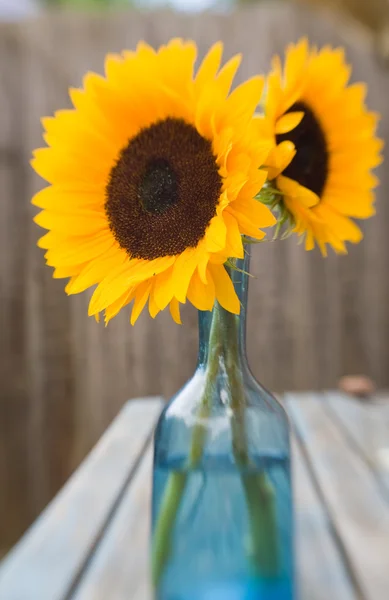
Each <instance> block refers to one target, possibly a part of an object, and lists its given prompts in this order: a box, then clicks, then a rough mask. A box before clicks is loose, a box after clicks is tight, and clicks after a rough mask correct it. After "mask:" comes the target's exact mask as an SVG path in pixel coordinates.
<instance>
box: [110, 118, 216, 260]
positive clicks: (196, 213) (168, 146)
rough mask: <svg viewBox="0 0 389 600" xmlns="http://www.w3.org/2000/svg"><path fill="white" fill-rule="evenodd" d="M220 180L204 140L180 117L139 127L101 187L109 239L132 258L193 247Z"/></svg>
mask: <svg viewBox="0 0 389 600" xmlns="http://www.w3.org/2000/svg"><path fill="white" fill-rule="evenodd" d="M221 189H222V179H221V176H220V175H219V171H218V166H217V163H216V159H215V156H214V154H213V151H212V145H211V142H210V141H209V140H206V139H205V138H203V137H202V136H201V135H200V134H199V133H198V131H197V130H196V129H195V127H193V125H190V124H188V123H186V122H185V121H183V120H181V119H172V118H167V119H165V120H163V121H159V122H157V123H155V124H153V125H151V126H150V127H147V128H145V129H142V130H141V131H140V132H139V133H138V135H137V136H135V137H134V138H132V139H131V140H130V141H129V143H128V145H127V146H126V147H125V148H124V149H123V150H122V152H121V154H120V157H119V159H118V161H117V163H116V165H115V166H114V167H113V168H112V170H111V173H110V177H109V181H108V184H107V187H106V203H105V210H106V213H107V217H108V221H109V225H110V228H111V231H112V233H113V235H114V236H115V238H116V240H117V241H118V243H119V244H120V246H121V247H122V248H124V249H125V250H126V251H127V252H128V254H129V255H130V256H131V257H133V258H144V259H147V260H152V259H154V258H158V257H160V256H174V255H177V254H181V253H182V252H183V251H184V250H185V249H186V248H190V247H195V246H197V244H198V242H199V241H200V240H201V239H202V238H203V237H204V234H205V231H206V229H207V226H208V224H209V222H210V220H211V219H212V217H213V216H214V215H215V214H216V206H217V203H218V200H219V197H220V193H221Z"/></svg>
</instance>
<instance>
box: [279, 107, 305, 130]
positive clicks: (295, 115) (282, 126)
mask: <svg viewBox="0 0 389 600" xmlns="http://www.w3.org/2000/svg"><path fill="white" fill-rule="evenodd" d="M303 117H304V113H303V112H301V111H297V112H289V113H286V114H285V115H282V117H280V118H279V119H278V121H277V123H276V126H275V128H274V131H275V133H276V134H277V135H279V134H282V133H289V132H290V131H291V130H292V129H294V128H295V127H297V125H299V124H300V123H301V121H302V119H303Z"/></svg>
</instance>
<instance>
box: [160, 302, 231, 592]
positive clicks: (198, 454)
mask: <svg viewBox="0 0 389 600" xmlns="http://www.w3.org/2000/svg"><path fill="white" fill-rule="evenodd" d="M220 344H221V336H220V309H219V307H218V305H216V306H215V309H214V314H213V317H212V325H211V331H210V339H209V355H208V361H207V370H206V380H205V386H204V392H203V396H202V399H201V403H200V407H199V410H198V413H197V415H196V417H197V422H196V424H195V426H194V428H193V437H192V444H191V448H190V452H189V459H188V470H189V469H191V468H192V469H193V467H195V466H196V465H198V463H199V462H200V461H201V458H202V455H203V451H204V445H205V440H206V437H207V419H208V417H209V412H210V409H211V404H212V395H213V388H214V385H215V381H216V377H217V373H218V370H219V356H220V352H219V351H220ZM186 480H187V471H181V472H177V471H176V472H174V473H171V474H170V476H169V480H168V483H167V486H166V489H165V492H164V497H163V500H162V504H161V507H160V509H159V511H158V520H157V523H156V527H155V531H154V536H153V544H152V551H151V575H152V581H153V584H154V586H157V585H158V583H159V581H160V578H161V577H162V575H163V572H164V569H165V566H166V564H167V562H168V560H169V556H170V553H171V538H172V534H173V528H174V522H175V520H176V516H177V513H178V510H179V508H180V504H181V500H182V496H183V494H184V490H185V486H186Z"/></svg>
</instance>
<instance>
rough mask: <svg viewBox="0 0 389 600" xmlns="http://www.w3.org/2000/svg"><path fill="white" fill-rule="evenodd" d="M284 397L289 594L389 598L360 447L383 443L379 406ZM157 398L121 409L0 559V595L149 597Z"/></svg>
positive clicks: (376, 473) (387, 484)
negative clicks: (289, 450)
mask: <svg viewBox="0 0 389 600" xmlns="http://www.w3.org/2000/svg"><path fill="white" fill-rule="evenodd" d="M284 401H285V404H286V406H287V409H288V412H289V415H290V417H291V422H292V428H293V453H294V487H295V500H296V521H297V571H298V579H299V588H300V592H299V598H298V600H362V599H363V600H388V599H389V477H388V475H387V474H386V475H385V473H384V472H383V471H382V470H381V469H379V468H378V467H376V466H375V465H376V463H375V461H372V457H371V452H370V450H369V448H370V445H371V442H372V436H373V437H374V435H375V434H376V433H377V434H378V433H380V435H381V436H382V432H383V431H384V430H385V427H386V431H387V442H388V444H387V445H388V447H389V408H388V407H386V406H385V405H383V406H382V407H377V406H375V407H371V406H366V405H363V404H361V403H359V402H357V401H355V400H352V399H349V398H347V397H344V396H341V395H340V394H339V393H336V392H333V393H325V394H314V393H309V394H286V395H285V396H284ZM161 406H162V400H161V399H160V398H148V399H142V400H133V401H130V402H128V403H127V404H126V405H125V406H124V408H123V410H122V411H121V412H120V414H119V415H118V417H117V418H116V420H115V421H114V422H113V424H112V425H111V426H110V428H109V429H108V430H107V431H106V433H105V434H104V436H103V437H102V439H101V440H100V441H99V443H98V444H97V446H96V447H95V448H94V450H93V451H92V452H91V453H90V455H89V456H88V457H87V459H86V460H85V461H84V462H83V464H82V465H81V466H80V468H79V469H78V470H77V471H76V472H75V473H74V475H73V476H72V477H71V478H70V480H69V481H68V483H67V484H66V486H65V487H64V488H63V489H62V491H61V492H60V493H59V494H58V495H57V496H56V498H55V499H54V500H53V501H52V503H51V504H50V505H49V506H48V508H47V509H46V510H45V511H44V512H43V513H42V515H41V516H40V517H39V519H38V520H37V521H36V522H35V523H34V524H33V526H32V527H31V528H30V530H29V531H28V532H27V533H26V535H25V536H24V537H23V538H22V539H21V541H20V542H19V543H18V544H17V545H16V547H15V548H14V549H13V551H12V552H11V553H10V554H9V555H8V556H7V557H6V558H5V559H4V560H3V562H2V563H1V565H0V599H1V600H148V599H149V598H150V597H151V595H150V590H149V586H148V576H147V545H148V534H149V513H150V473H151V466H152V447H151V442H152V433H153V428H154V425H155V422H156V420H157V418H158V415H159V413H160V410H161ZM366 424H367V425H366ZM375 427H377V430H375ZM366 432H367V433H366ZM3 517H4V515H3Z"/></svg>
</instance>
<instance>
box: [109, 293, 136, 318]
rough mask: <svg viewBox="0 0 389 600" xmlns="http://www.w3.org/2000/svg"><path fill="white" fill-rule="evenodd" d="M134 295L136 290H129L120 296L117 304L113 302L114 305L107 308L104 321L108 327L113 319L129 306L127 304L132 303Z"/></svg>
mask: <svg viewBox="0 0 389 600" xmlns="http://www.w3.org/2000/svg"><path fill="white" fill-rule="evenodd" d="M134 295H135V289H134V288H130V289H129V290H127V291H126V292H124V294H123V295H122V296H120V297H119V298H118V299H117V300H116V301H115V302H112V304H110V305H109V306H107V308H106V309H105V313H104V321H105V324H106V325H108V323H109V322H110V320H111V319H113V318H114V317H116V315H117V314H118V313H119V312H120V311H121V310H122V308H123V307H124V306H127V304H129V303H130V302H131V300H132V299H133V297H134Z"/></svg>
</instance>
